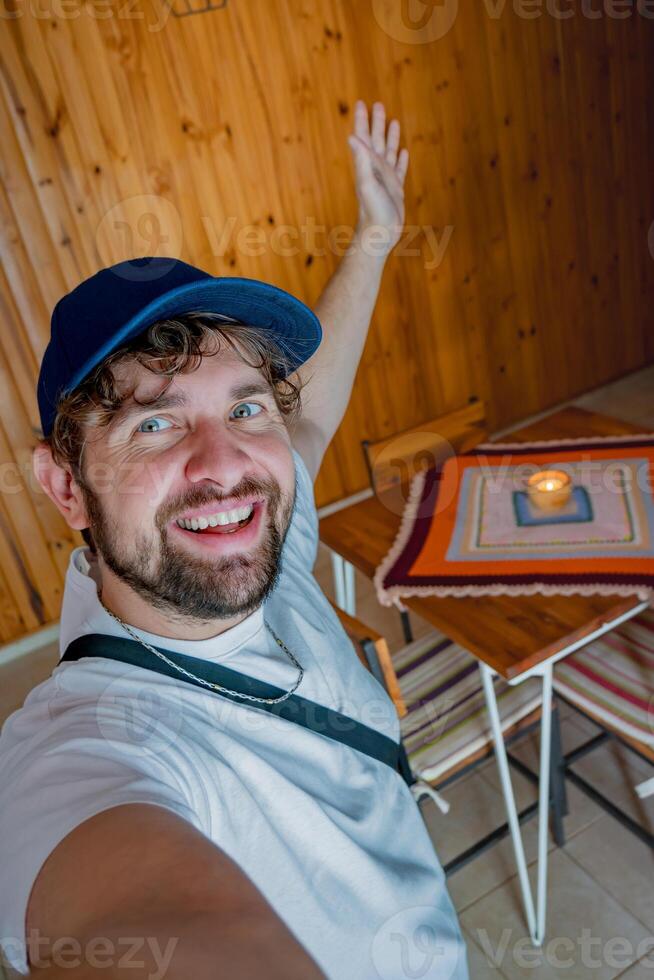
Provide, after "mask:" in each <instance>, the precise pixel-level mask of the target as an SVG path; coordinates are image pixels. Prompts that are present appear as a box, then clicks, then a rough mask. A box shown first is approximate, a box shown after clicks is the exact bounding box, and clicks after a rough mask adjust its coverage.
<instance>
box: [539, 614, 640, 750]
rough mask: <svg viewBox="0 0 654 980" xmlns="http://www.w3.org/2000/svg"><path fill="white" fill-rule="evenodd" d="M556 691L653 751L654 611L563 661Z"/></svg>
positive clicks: (556, 673) (557, 670)
mask: <svg viewBox="0 0 654 980" xmlns="http://www.w3.org/2000/svg"><path fill="white" fill-rule="evenodd" d="M554 688H555V690H556V691H558V692H559V693H560V694H561V695H562V696H563V697H565V698H567V700H568V701H571V702H572V703H573V704H575V705H576V706H577V707H578V708H580V709H581V710H582V711H583V710H586V711H588V712H589V713H590V714H591V715H594V716H595V717H596V718H598V719H600V720H601V721H604V722H606V724H607V725H608V726H609V727H610V728H614V729H616V730H617V731H618V732H622V733H623V734H624V735H627V736H629V737H630V738H633V739H636V740H637V741H638V742H642V743H643V744H644V745H647V746H649V747H650V748H654V609H648V610H646V612H644V613H641V615H640V616H638V617H637V618H636V619H630V620H629V621H628V622H626V623H623V625H622V626H619V627H618V628H617V629H615V630H613V632H611V633H607V634H606V635H605V636H603V637H601V639H599V640H595V641H594V642H593V643H589V644H588V646H587V647H583V648H582V649H581V650H578V651H577V652H576V653H572V654H570V656H569V657H566V658H565V660H561V661H560V662H559V663H558V664H557V665H556V667H555V668H554Z"/></svg>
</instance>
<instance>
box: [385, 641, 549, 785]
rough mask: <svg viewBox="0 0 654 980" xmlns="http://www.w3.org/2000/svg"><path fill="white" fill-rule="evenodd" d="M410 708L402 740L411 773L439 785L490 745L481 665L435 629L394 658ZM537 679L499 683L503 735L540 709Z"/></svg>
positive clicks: (496, 684) (496, 689) (400, 682)
mask: <svg viewBox="0 0 654 980" xmlns="http://www.w3.org/2000/svg"><path fill="white" fill-rule="evenodd" d="M393 664H394V666H395V670H396V673H397V677H398V681H399V684H400V688H401V691H402V694H403V696H404V699H405V701H406V705H407V708H408V711H407V714H406V715H405V717H404V718H402V720H401V728H402V737H403V740H404V745H405V748H406V750H407V754H408V756H409V761H410V763H411V768H412V769H413V771H414V773H415V774H416V775H417V776H422V777H423V778H424V779H426V780H429V781H430V782H434V781H435V780H438V779H440V778H441V777H444V776H445V775H446V774H447V773H448V772H449V770H451V769H453V768H454V767H455V766H457V765H459V764H461V763H463V762H465V760H466V759H468V758H470V757H471V756H472V755H474V753H475V752H478V751H480V750H481V749H483V748H485V747H486V746H487V745H488V744H489V743H490V742H491V741H492V735H491V732H490V723H489V720H488V716H487V712H486V702H485V699H484V692H483V689H482V683H481V675H480V673H479V663H478V661H477V660H476V659H475V658H474V657H473V656H472V654H470V653H469V652H468V651H467V650H464V648H463V647H461V646H459V645H458V644H457V643H453V642H452V641H451V640H449V639H447V637H446V636H444V635H443V634H442V633H439V632H438V631H436V630H433V631H431V632H430V633H429V634H427V635H426V636H424V637H421V638H420V639H418V640H414V641H413V643H410V644H408V645H407V646H405V647H403V648H402V649H401V650H399V651H398V652H397V653H394V654H393ZM540 690H541V684H540V682H539V680H538V679H536V678H534V679H531V680H527V681H525V682H524V683H523V684H518V685H516V686H515V687H510V686H509V685H508V684H507V683H506V682H504V681H502V680H500V679H499V678H496V679H495V691H496V694H497V702H498V708H499V712H500V719H501V722H502V728H503V730H504V729H506V728H509V727H511V726H512V725H514V724H515V723H516V722H518V721H520V719H521V718H524V717H525V715H528V714H529V713H530V712H531V711H533V710H534V709H535V708H537V707H538V706H539V704H540Z"/></svg>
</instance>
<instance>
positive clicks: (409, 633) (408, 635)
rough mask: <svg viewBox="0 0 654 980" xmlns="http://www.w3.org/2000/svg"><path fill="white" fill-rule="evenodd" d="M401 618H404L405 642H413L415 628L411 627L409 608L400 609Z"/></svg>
mask: <svg viewBox="0 0 654 980" xmlns="http://www.w3.org/2000/svg"><path fill="white" fill-rule="evenodd" d="M400 619H401V620H402V632H403V633H404V642H405V643H413V630H412V629H411V621H410V619H409V610H408V609H402V610H401V611H400Z"/></svg>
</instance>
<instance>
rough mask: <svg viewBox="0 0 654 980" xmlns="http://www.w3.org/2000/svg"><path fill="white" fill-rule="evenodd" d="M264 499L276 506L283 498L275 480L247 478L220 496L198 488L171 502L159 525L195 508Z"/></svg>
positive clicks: (164, 524) (163, 525)
mask: <svg viewBox="0 0 654 980" xmlns="http://www.w3.org/2000/svg"><path fill="white" fill-rule="evenodd" d="M256 496H258V497H263V498H265V499H266V500H270V501H272V503H273V504H274V505H276V504H277V503H278V502H279V500H280V498H281V490H280V488H279V484H278V483H277V482H276V481H275V480H253V479H251V478H250V477H247V478H245V479H243V480H241V482H240V483H239V485H238V486H237V487H234V489H233V490H231V491H230V493H228V494H221V495H218V494H216V493H214V492H208V491H207V489H206V488H205V489H203V488H202V487H198V488H197V489H195V490H192V491H191V492H190V493H187V494H185V495H184V497H183V498H182V497H178V498H176V499H175V500H173V501H170V502H169V503H168V504H167V506H166V509H165V512H163V513H162V515H161V517H160V519H159V521H158V523H159V525H160V526H161V527H165V526H166V525H167V524H168V523H169V522H170V521H171V520H173V519H174V518H175V517H177V515H178V514H183V513H184V512H187V511H189V510H193V508H194V507H204V506H205V505H209V504H222V503H224V501H226V500H230V501H234V502H236V501H238V500H243V499H245V498H246V497H256Z"/></svg>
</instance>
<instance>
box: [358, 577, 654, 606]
mask: <svg viewBox="0 0 654 980" xmlns="http://www.w3.org/2000/svg"><path fill="white" fill-rule="evenodd" d="M507 595H514V596H518V595H544V596H556V595H565V596H573V595H583V596H593V595H601V596H611V595H619V596H627V597H628V596H636V597H637V598H638V599H640V600H641V601H643V602H645V601H646V602H649V603H650V604H652V600H653V599H654V589H652V588H649V587H648V586H645V585H643V586H637V585H624V584H623V583H615V584H612V585H608V584H607V583H605V582H603V583H601V584H600V583H596V584H593V583H589V584H588V585H550V584H547V583H546V582H532V583H531V584H523V585H509V584H507V583H504V582H498V583H496V584H494V585H445V586H438V585H409V586H404V585H392V586H389V588H387V589H383V588H381V586H377V596H378V599H379V602H380V603H381V605H383V606H391V605H396V606H397V607H398V608H399V609H405V608H406V607H405V606H404V605H403V603H402V599H406V598H409V597H410V596H423V597H430V596H431V597H434V598H436V599H465V598H469V599H472V598H480V597H483V596H507Z"/></svg>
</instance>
